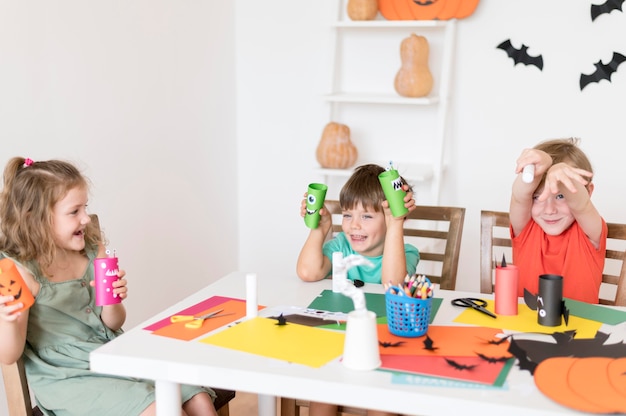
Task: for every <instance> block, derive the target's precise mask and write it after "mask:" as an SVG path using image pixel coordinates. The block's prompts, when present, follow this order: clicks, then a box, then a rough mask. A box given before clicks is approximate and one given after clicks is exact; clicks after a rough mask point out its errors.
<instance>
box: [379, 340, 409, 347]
mask: <svg viewBox="0 0 626 416" xmlns="http://www.w3.org/2000/svg"><path fill="white" fill-rule="evenodd" d="M402 344H404V341H398V342H388V341H378V345H380V346H381V347H383V348H389V347H399V346H400V345H402Z"/></svg>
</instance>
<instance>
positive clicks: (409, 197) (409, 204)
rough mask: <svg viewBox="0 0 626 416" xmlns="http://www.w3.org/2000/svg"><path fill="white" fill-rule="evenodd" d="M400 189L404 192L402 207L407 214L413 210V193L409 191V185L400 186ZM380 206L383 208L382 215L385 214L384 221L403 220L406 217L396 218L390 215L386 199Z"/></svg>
mask: <svg viewBox="0 0 626 416" xmlns="http://www.w3.org/2000/svg"><path fill="white" fill-rule="evenodd" d="M402 189H404V191H405V192H406V195H405V196H404V207H405V208H407V209H408V210H409V212H411V211H413V210H414V209H415V198H413V192H411V191H409V185H407V184H404V185H402ZM382 206H383V213H384V214H385V219H386V220H390V219H397V220H404V219H405V218H406V216H404V217H397V218H396V217H394V216H393V214H392V213H391V208H389V201H387V200H386V199H385V200H384V201H383V203H382ZM407 215H408V214H407Z"/></svg>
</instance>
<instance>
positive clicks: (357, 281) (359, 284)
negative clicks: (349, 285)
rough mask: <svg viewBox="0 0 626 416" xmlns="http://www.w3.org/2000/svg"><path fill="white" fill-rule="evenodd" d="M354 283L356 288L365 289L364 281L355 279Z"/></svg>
mask: <svg viewBox="0 0 626 416" xmlns="http://www.w3.org/2000/svg"><path fill="white" fill-rule="evenodd" d="M353 283H354V286H355V287H363V286H365V282H364V281H363V280H359V279H354V280H353Z"/></svg>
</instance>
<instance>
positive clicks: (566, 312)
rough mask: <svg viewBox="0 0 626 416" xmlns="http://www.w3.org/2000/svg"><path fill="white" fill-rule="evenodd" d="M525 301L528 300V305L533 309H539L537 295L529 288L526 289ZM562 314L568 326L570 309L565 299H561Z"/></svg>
mask: <svg viewBox="0 0 626 416" xmlns="http://www.w3.org/2000/svg"><path fill="white" fill-rule="evenodd" d="M524 302H526V306H528V307H529V308H530V309H532V310H533V311H536V310H537V307H538V306H539V305H538V303H537V295H534V294H532V293H530V292H529V291H528V289H524ZM561 316H563V320H564V321H565V325H566V326H567V324H568V322H569V309H567V306H565V301H564V300H561Z"/></svg>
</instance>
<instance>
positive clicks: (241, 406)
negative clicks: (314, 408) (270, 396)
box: [229, 391, 309, 416]
mask: <svg viewBox="0 0 626 416" xmlns="http://www.w3.org/2000/svg"><path fill="white" fill-rule="evenodd" d="M229 410H230V416H255V415H258V413H259V407H258V406H257V395H256V394H250V393H243V392H240V391H238V392H237V394H236V395H235V398H234V399H233V400H231V401H230V403H229ZM277 414H280V408H278V409H277ZM308 414H309V409H307V408H302V410H301V411H300V415H301V416H308Z"/></svg>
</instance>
